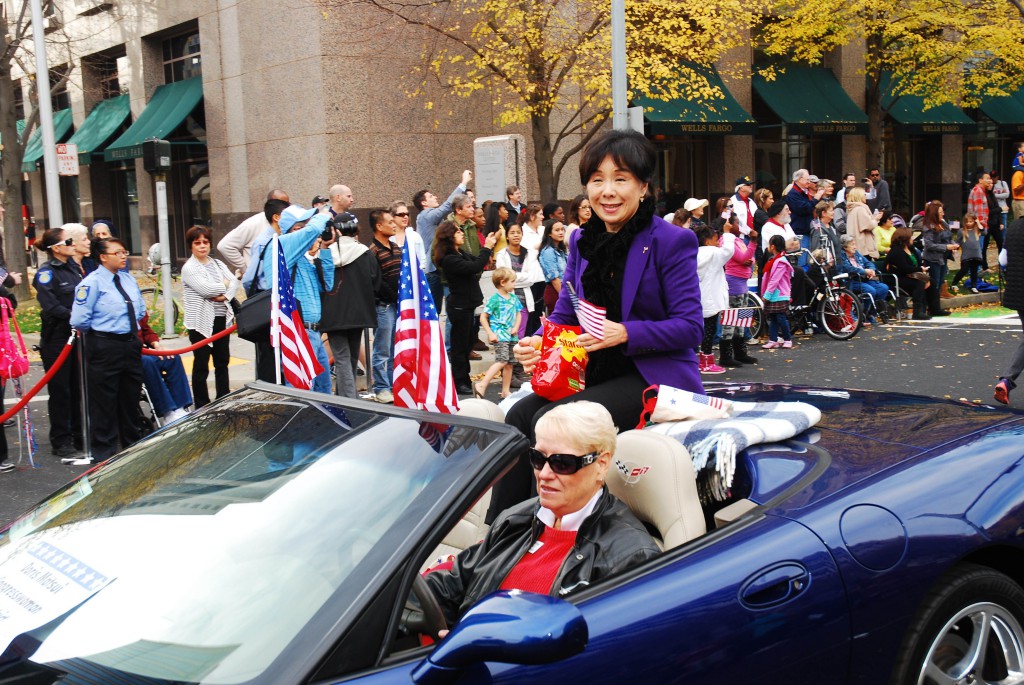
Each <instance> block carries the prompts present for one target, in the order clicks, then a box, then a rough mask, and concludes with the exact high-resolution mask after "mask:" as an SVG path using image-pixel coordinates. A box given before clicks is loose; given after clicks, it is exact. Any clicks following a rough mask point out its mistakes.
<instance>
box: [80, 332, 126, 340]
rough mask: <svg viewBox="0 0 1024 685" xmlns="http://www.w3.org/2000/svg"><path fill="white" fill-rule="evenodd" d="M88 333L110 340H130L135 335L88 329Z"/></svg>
mask: <svg viewBox="0 0 1024 685" xmlns="http://www.w3.org/2000/svg"><path fill="white" fill-rule="evenodd" d="M89 335H93V336H96V337H97V338H110V339H111V340H132V339H134V338H135V337H137V336H136V335H135V334H134V333H107V332H106V331H92V330H90V331H89Z"/></svg>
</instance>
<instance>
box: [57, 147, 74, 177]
mask: <svg viewBox="0 0 1024 685" xmlns="http://www.w3.org/2000/svg"><path fill="white" fill-rule="evenodd" d="M57 173H58V174H59V175H60V176H78V146H77V145H75V144H74V143H57Z"/></svg>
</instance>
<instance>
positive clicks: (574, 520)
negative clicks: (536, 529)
mask: <svg viewBox="0 0 1024 685" xmlns="http://www.w3.org/2000/svg"><path fill="white" fill-rule="evenodd" d="M602 492H603V489H601V490H598V491H597V492H596V493H594V496H593V497H591V498H590V501H589V502H587V503H586V505H585V506H584V507H583V508H582V509H580V510H579V511H574V512H573V513H571V514H566V515H565V516H563V517H562V527H561V528H560V529H559V530H579V529H580V526H582V525H583V522H584V521H586V520H587V517H588V516H590V514H591V513H593V511H594V507H596V506H597V502H598V500H600V499H601V493H602ZM537 518H539V519H540V522H541V523H543V524H544V525H545V526H547V527H548V528H554V527H555V519H556V518H557V517H556V516H555V512H553V511H551V510H550V509H548V508H547V507H541V508H540V509H538V510H537Z"/></svg>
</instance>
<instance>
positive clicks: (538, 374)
mask: <svg viewBox="0 0 1024 685" xmlns="http://www.w3.org/2000/svg"><path fill="white" fill-rule="evenodd" d="M582 332H583V330H582V329H581V328H580V327H579V326H563V325H561V324H557V323H553V322H551V321H548V320H546V319H545V321H544V336H543V339H542V340H541V344H540V361H538V362H537V364H536V366H534V367H533V378H532V379H531V381H530V386H531V387H532V388H533V391H534V392H535V393H537V394H538V395H540V396H541V397H543V398H544V399H548V400H551V401H552V402H554V401H556V400H560V399H562V398H563V397H568V396H569V395H573V394H575V393H578V392H579V391H580V390H583V389H584V388H585V387H587V381H586V368H587V353H586V351H585V350H584V349H583V348H582V347H580V346H579V345H577V344H576V339H577V338H578V337H579V336H580V334H581V333H582Z"/></svg>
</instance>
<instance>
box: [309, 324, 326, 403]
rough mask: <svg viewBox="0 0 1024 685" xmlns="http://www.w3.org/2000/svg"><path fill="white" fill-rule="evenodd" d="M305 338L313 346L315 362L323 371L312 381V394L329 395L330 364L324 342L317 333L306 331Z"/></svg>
mask: <svg viewBox="0 0 1024 685" xmlns="http://www.w3.org/2000/svg"><path fill="white" fill-rule="evenodd" d="M306 336H307V337H308V338H309V344H310V345H312V346H313V354H315V355H316V360H317V361H318V362H320V367H321V368H322V369H323V371H321V372H320V373H319V374H317V376H316V378H314V379H313V388H312V390H313V392H322V393H324V394H327V395H330V394H331V363H330V362H329V361H328V360H327V349H326V348H325V347H324V341H323V340H321V339H320V333H319V332H318V331H311V330H309V329H308V328H307V329H306Z"/></svg>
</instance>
